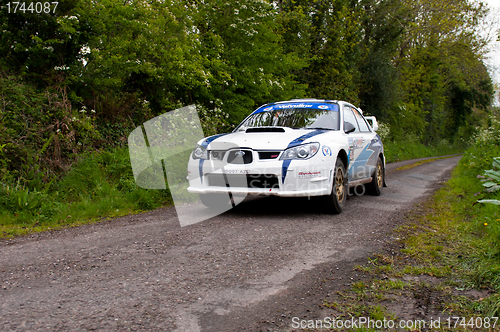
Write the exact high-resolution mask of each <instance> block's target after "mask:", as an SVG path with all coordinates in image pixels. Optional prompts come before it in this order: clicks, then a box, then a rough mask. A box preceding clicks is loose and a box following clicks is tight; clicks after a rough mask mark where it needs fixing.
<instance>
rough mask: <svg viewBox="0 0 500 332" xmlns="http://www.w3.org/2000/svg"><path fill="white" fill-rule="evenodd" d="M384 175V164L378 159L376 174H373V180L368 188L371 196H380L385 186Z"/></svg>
mask: <svg viewBox="0 0 500 332" xmlns="http://www.w3.org/2000/svg"><path fill="white" fill-rule="evenodd" d="M384 173H385V172H384V163H383V162H382V159H381V158H380V157H378V160H377V165H376V166H375V172H374V173H373V180H372V182H370V183H368V184H367V186H366V189H368V192H369V193H370V194H372V195H374V196H380V193H381V192H382V187H383V186H384Z"/></svg>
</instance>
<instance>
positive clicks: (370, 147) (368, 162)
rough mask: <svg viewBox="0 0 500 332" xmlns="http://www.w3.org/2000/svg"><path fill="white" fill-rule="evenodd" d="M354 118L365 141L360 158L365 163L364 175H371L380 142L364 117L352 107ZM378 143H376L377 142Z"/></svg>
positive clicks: (375, 163)
mask: <svg viewBox="0 0 500 332" xmlns="http://www.w3.org/2000/svg"><path fill="white" fill-rule="evenodd" d="M353 112H354V115H355V116H356V120H357V121H358V124H359V130H360V132H361V134H362V136H363V140H364V141H365V142H366V147H365V149H364V151H363V152H362V154H361V160H362V162H363V163H364V164H365V170H366V176H365V177H369V176H372V174H373V172H374V171H375V167H376V165H377V160H378V153H379V151H380V142H377V139H376V135H377V134H376V133H375V132H374V131H373V130H372V129H371V127H370V125H369V124H368V122H367V121H366V119H365V117H364V116H363V115H362V114H361V112H360V111H359V110H357V109H353ZM377 143H378V144H377Z"/></svg>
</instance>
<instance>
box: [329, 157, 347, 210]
mask: <svg viewBox="0 0 500 332" xmlns="http://www.w3.org/2000/svg"><path fill="white" fill-rule="evenodd" d="M332 182H333V183H332V191H331V193H330V195H327V196H325V197H324V199H325V203H326V204H325V206H326V211H327V212H328V213H332V214H339V213H340V212H342V209H343V208H344V206H345V202H346V199H347V193H348V191H347V173H346V171H345V166H344V162H343V161H342V159H340V158H337V162H336V163H335V171H334V173H333V181H332Z"/></svg>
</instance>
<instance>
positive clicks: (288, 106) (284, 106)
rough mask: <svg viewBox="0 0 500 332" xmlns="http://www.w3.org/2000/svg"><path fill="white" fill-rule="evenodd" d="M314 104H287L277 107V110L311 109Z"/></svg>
mask: <svg viewBox="0 0 500 332" xmlns="http://www.w3.org/2000/svg"><path fill="white" fill-rule="evenodd" d="M313 106H314V105H313V104H285V105H276V107H277V108H311V107H313Z"/></svg>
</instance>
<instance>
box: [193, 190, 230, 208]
mask: <svg viewBox="0 0 500 332" xmlns="http://www.w3.org/2000/svg"><path fill="white" fill-rule="evenodd" d="M199 196H200V201H201V203H202V204H203V205H205V206H206V207H207V208H210V209H217V210H228V209H229V208H230V207H231V199H230V198H229V195H228V194H219V193H210V194H199Z"/></svg>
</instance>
